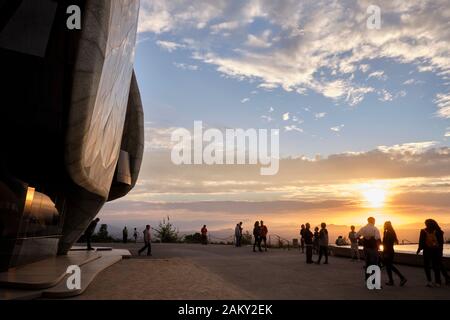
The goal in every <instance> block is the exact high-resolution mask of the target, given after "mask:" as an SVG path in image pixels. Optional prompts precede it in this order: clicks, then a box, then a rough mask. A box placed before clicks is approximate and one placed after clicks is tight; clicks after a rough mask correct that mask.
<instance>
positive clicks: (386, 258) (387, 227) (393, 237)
mask: <svg viewBox="0 0 450 320" xmlns="http://www.w3.org/2000/svg"><path fill="white" fill-rule="evenodd" d="M394 244H398V239H397V234H396V233H395V230H394V227H392V223H391V222H390V221H386V222H385V223H384V232H383V263H384V265H385V267H386V272H387V274H388V277H389V281H388V282H386V285H387V286H393V285H394V279H393V277H392V272H394V273H395V274H396V275H398V276H399V278H400V286H401V287H403V286H404V285H405V283H406V281H407V280H406V278H405V277H404V276H403V275H402V274H401V272H400V271H399V270H398V269H397V267H396V266H394V255H395V251H394Z"/></svg>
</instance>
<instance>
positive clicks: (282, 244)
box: [269, 234, 291, 250]
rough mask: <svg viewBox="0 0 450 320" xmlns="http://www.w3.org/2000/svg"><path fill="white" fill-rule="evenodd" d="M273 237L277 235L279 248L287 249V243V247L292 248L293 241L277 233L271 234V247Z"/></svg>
mask: <svg viewBox="0 0 450 320" xmlns="http://www.w3.org/2000/svg"><path fill="white" fill-rule="evenodd" d="M272 237H275V238H276V240H277V245H278V248H283V249H285V244H286V245H287V249H288V250H290V248H291V242H290V241H289V240H287V239H285V238H283V237H280V236H279V235H277V234H272V235H270V236H269V246H270V247H271V246H272Z"/></svg>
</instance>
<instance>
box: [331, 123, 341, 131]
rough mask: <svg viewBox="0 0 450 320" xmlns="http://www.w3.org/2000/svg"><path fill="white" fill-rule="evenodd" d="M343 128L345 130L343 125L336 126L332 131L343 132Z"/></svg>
mask: <svg viewBox="0 0 450 320" xmlns="http://www.w3.org/2000/svg"><path fill="white" fill-rule="evenodd" d="M342 128H344V125H343V124H341V125H338V126H335V127H331V128H330V130H331V131H334V132H340V131H341V130H342Z"/></svg>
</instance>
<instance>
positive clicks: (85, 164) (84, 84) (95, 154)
mask: <svg viewBox="0 0 450 320" xmlns="http://www.w3.org/2000/svg"><path fill="white" fill-rule="evenodd" d="M138 12H139V2H138V1H135V0H123V1H88V2H87V5H86V13H85V25H84V26H83V28H82V34H81V39H80V46H79V49H78V58H77V61H76V63H75V71H74V83H73V91H72V106H71V110H70V113H69V127H68V132H67V143H66V165H67V169H68V171H69V174H70V176H71V178H72V179H73V180H74V182H75V183H76V184H78V185H79V186H81V187H83V188H84V189H86V190H88V191H89V192H92V193H95V194H96V195H99V196H100V197H102V198H104V199H106V198H107V197H108V194H109V189H110V186H111V182H112V179H113V176H114V171H115V168H116V164H117V160H118V157H119V153H120V146H121V142H122V133H123V128H124V123H125V116H126V110H127V101H128V95H129V88H130V81H131V76H132V71H133V61H134V46H135V41H136V30H137V22H138Z"/></svg>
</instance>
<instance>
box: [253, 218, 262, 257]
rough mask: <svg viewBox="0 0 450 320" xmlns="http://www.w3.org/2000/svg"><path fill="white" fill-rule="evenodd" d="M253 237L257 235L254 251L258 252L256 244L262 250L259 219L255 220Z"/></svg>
mask: <svg viewBox="0 0 450 320" xmlns="http://www.w3.org/2000/svg"><path fill="white" fill-rule="evenodd" d="M253 237H255V242H253V252H256V250H255V248H256V246H258V249H259V251H260V252H261V251H262V250H261V227H260V226H259V221H255V225H254V227H253Z"/></svg>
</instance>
